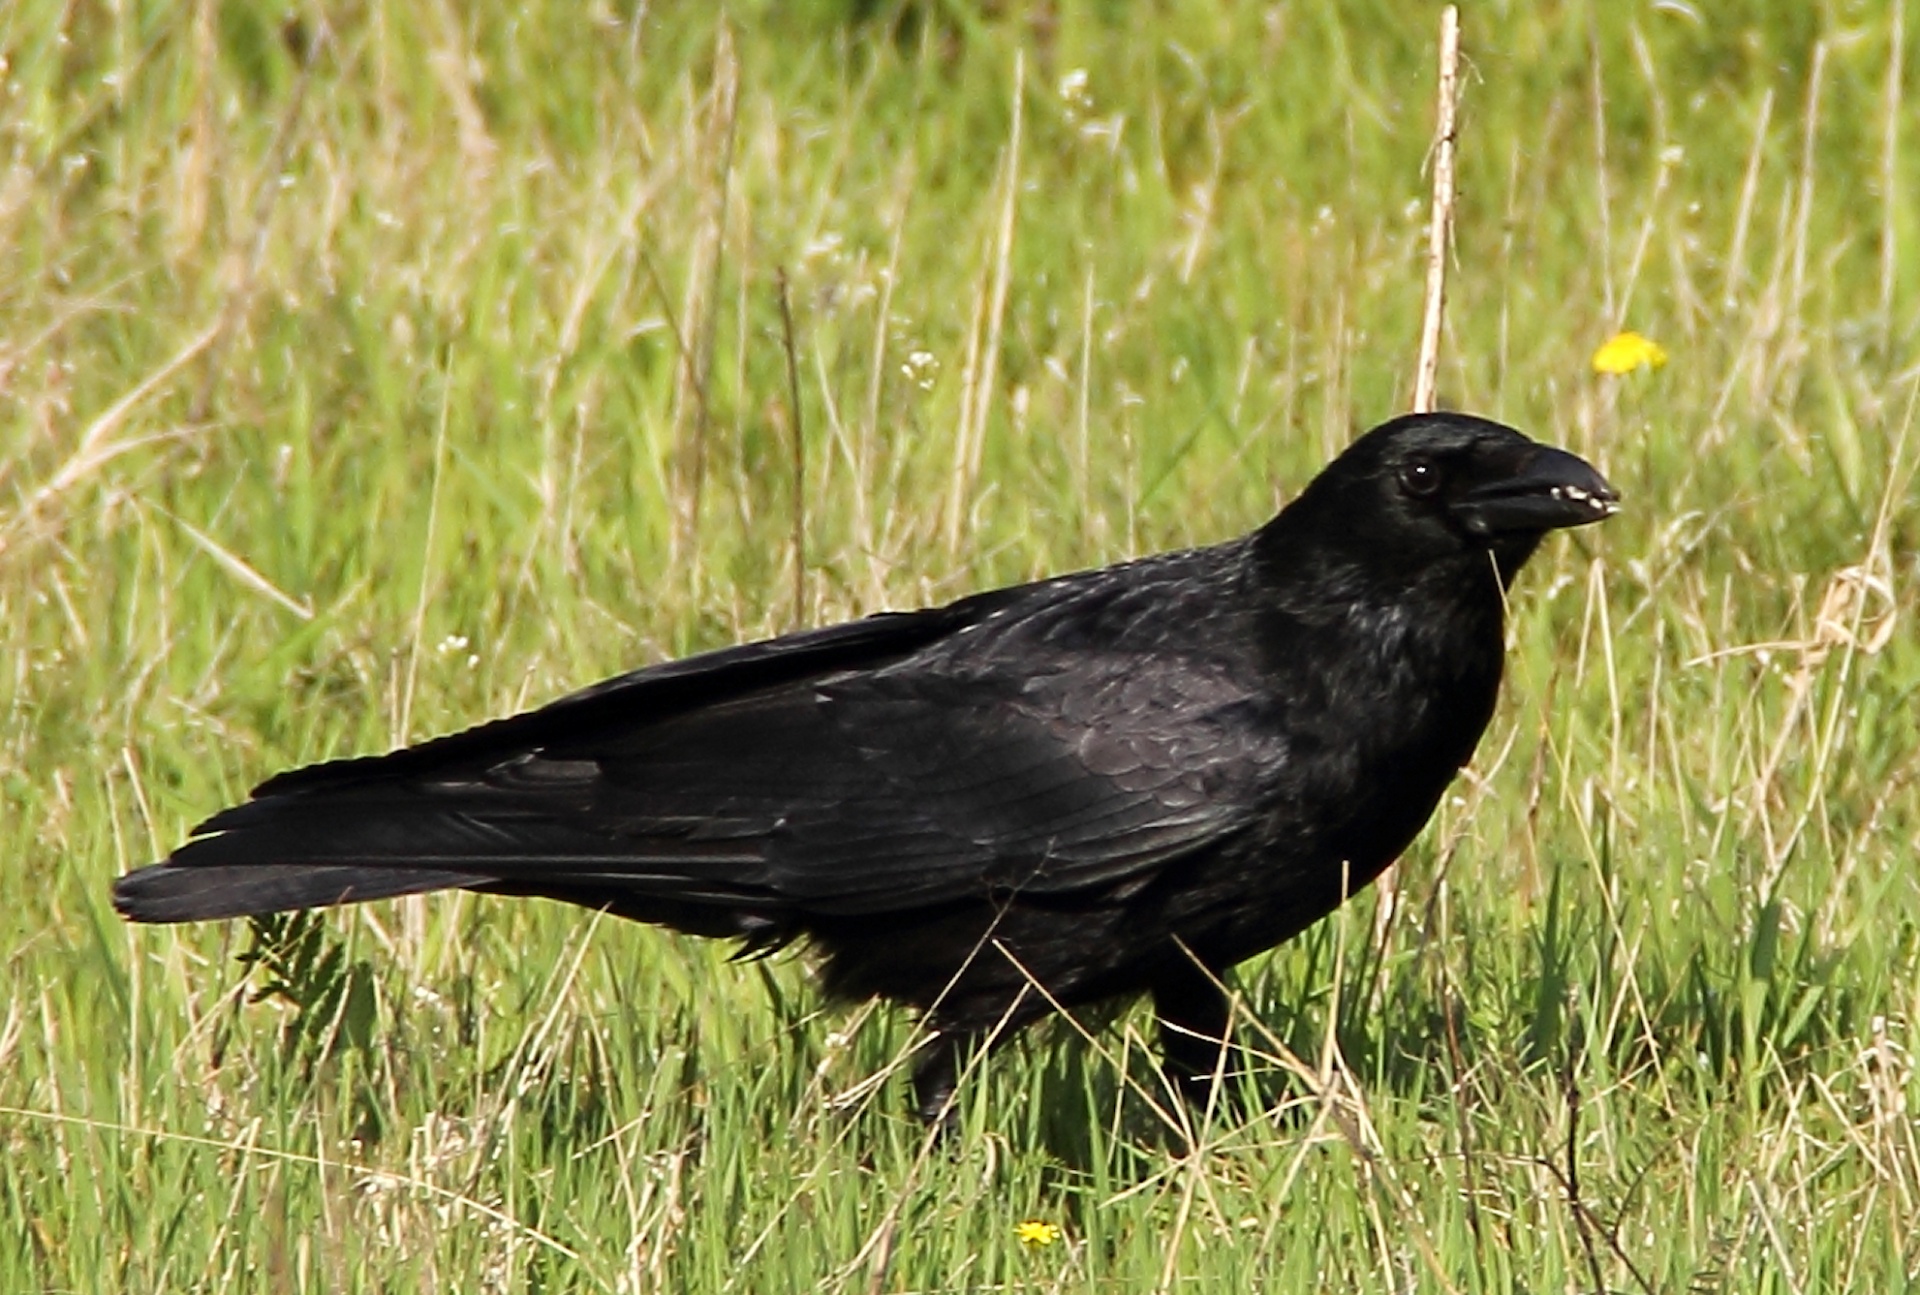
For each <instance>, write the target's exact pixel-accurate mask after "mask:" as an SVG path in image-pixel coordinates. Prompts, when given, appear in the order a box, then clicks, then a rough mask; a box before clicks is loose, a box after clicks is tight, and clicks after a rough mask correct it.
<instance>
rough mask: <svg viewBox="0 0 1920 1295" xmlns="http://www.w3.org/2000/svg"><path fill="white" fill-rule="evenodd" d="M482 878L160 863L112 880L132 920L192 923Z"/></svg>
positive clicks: (117, 903)
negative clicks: (114, 880)
mask: <svg viewBox="0 0 1920 1295" xmlns="http://www.w3.org/2000/svg"><path fill="white" fill-rule="evenodd" d="M486 880H488V878H486V877H484V876H480V875H476V874H473V873H467V872H448V871H445V870H443V869H438V868H368V867H362V866H356V865H352V864H311V863H246V864H229V865H211V866H210V865H207V864H193V865H183V864H174V863H157V864H154V865H153V866H152V867H150V868H141V869H139V870H138V871H135V872H130V873H128V874H127V875H126V876H124V877H122V878H120V879H119V880H118V881H116V882H114V883H113V906H114V908H116V909H118V910H119V912H120V915H121V916H122V917H125V918H127V919H128V920H130V921H134V922H197V921H201V920H203V919H207V918H217V917H250V916H253V915H255V914H260V913H283V912H286V911H288V910H290V909H296V908H320V907H324V906H326V905H329V904H351V903H355V902H357V901H359V900H363V899H391V898H393V897H394V896H396V895H417V894H419V893H420V892H421V891H426V890H446V889H448V888H450V887H454V886H472V885H476V884H478V883H481V882H484V881H486Z"/></svg>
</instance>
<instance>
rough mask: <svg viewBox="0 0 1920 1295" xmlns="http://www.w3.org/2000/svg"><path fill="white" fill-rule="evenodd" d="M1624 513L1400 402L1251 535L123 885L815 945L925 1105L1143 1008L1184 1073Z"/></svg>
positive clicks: (747, 679)
mask: <svg viewBox="0 0 1920 1295" xmlns="http://www.w3.org/2000/svg"><path fill="white" fill-rule="evenodd" d="M1613 499H1614V495H1613V492H1612V490H1611V489H1610V488H1609V487H1608V486H1607V484H1606V482H1605V481H1604V480H1602V479H1601V478H1600V476H1599V475H1598V474H1597V473H1595V472H1594V471H1593V469H1592V468H1590V467H1588V466H1587V465H1586V464H1585V463H1583V462H1581V461H1580V460H1579V459H1577V458H1574V457H1573V456H1572V455H1568V454H1565V453H1563V452H1561V451H1558V450H1553V449H1549V448H1547V447H1544V446H1539V445H1536V444H1535V443H1534V442H1532V441H1529V440H1527V439H1526V438H1524V437H1522V436H1520V435H1519V434H1518V433H1517V432H1514V431H1512V430H1510V429H1507V428H1503V427H1500V426H1499V425H1497V424H1494V423H1489V422H1486V421H1484V420H1481V419H1475V418H1470V417H1467V416H1464V415H1453V414H1433V415H1417V416H1409V417H1406V418H1401V419H1396V420H1394V421H1393V422H1391V423H1388V424H1385V425H1384V426H1382V427H1379V428H1376V429H1374V430H1373V431H1372V432H1370V433H1368V434H1367V435H1366V436H1363V437H1362V438H1360V439H1359V440H1358V441H1356V442H1355V443H1354V445H1353V446H1351V447H1350V448H1349V449H1348V450H1347V451H1346V452H1345V453H1344V454H1342V455H1341V456H1340V457H1339V458H1338V459H1337V460H1335V462H1334V463H1333V464H1331V465H1330V466H1329V467H1328V468H1327V469H1326V470H1325V471H1324V472H1323V473H1322V474H1321V475H1320V476H1319V477H1317V478H1316V479H1315V480H1314V481H1313V482H1312V483H1311V484H1310V485H1309V487H1308V488H1307V489H1306V490H1305V491H1304V492H1303V493H1302V494H1301V495H1300V497H1299V498H1298V499H1296V500H1295V501H1294V502H1293V503H1292V504H1291V505H1289V506H1288V507H1287V508H1286V509H1284V510H1283V511H1282V512H1281V513H1280V515H1279V516H1278V517H1276V518H1274V519H1273V520H1272V521H1271V522H1269V523H1268V524H1267V525H1266V526H1264V527H1262V528H1261V529H1260V530H1258V531H1256V532H1254V533H1253V534H1251V535H1249V536H1246V537H1243V538H1241V539H1237V540H1232V541H1229V542H1227V543H1225V544H1220V545H1216V546H1213V547H1209V548H1202V549H1194V550H1189V551H1185V552H1179V553H1169V554H1163V555H1160V556H1157V557H1151V558H1146V559H1142V560H1140V561H1137V562H1131V563H1126V564H1123V565H1120V566H1115V567H1109V568H1106V569H1103V570H1098V571H1088V572H1081V573H1078V574H1075V575H1068V576H1062V577H1059V578H1057V579H1053V580H1046V581H1042V582H1039V583H1036V584H1030V585H1022V586H1017V587H1014V588H1009V589H1001V590H996V591H993V592H991V593H984V594H979V595H976V596H974V597H971V598H966V599H962V600H961V601H959V602H956V603H953V604H950V605H948V606H946V607H940V608H934V609H930V610H926V611H919V612H911V613H904V614H900V613H889V614H882V615H878V616H873V617H869V618H867V619H865V620H861V621H855V622H852V623H850V624H846V625H838V626H833V627H830V628H826V629H819V630H812V631H808V632H805V633H800V634H793V635H789V636H786V637H783V638H778V639H773V640H770V641H768V642H764V643H755V644H748V645H743V646H740V647H735V648H729V649H726V650H724V651H719V652H713V653H708V654H705V655H703V656H697V657H692V658H689V659H687V660H684V661H676V662H670V663H667V664H664V665H658V666H653V667H650V668H647V669H643V670H639V671H636V672H634V673H632V674H628V675H623V676H621V677H619V678H616V679H612V680H608V681H607V682H605V683H602V684H599V685H597V686H596V687H593V688H589V689H587V690H585V691H583V692H580V693H576V694H574V695H572V696H570V697H566V698H563V699H561V700H559V701H557V702H554V703H552V704H551V705H548V706H546V707H543V708H541V709H539V710H536V711H533V712H530V713H528V714H524V715H520V716H517V717H514V718H511V719H506V720H501V721H498V722H495V723H492V724H487V725H483V726H481V727H479V728H476V729H472V730H469V731H467V732H465V733H460V734H456V735H454V736H451V737H446V738H442V739H439V740H437V741H432V742H427V743H424V744H422V745H420V746H416V747H412V748H408V749H406V750H402V751H397V752H394V753H392V754H390V755H386V756H379V757H371V758H364V759H356V760H344V761H336V762H333V763H328V764H321V765H316V766H313V767H310V768H306V769H300V770H295V771H293V772H290V773H285V774H282V775H280V776H279V777H276V778H273V779H270V780H269V781H268V782H266V783H264V784H262V785H261V786H260V787H259V788H258V789H257V790H256V791H255V792H254V793H253V798H252V799H250V800H249V801H247V802H246V803H245V804H242V805H239V806H236V807H235V808H232V809H229V810H226V811H224V812H222V813H220V814H218V815H216V816H214V817H213V818H212V819H210V820H209V821H207V822H206V823H204V824H202V825H201V826H200V827H199V828H197V829H196V830H195V832H194V835H193V839H191V840H189V841H188V842H187V843H186V844H185V845H183V846H181V847H180V849H178V850H177V851H175V852H174V854H173V855H172V857H171V858H170V859H169V860H167V862H165V863H163V864H159V865H156V866H154V867H150V868H143V869H140V870H139V871H136V872H133V873H130V874H129V875H127V876H125V877H122V878H121V879H120V880H119V882H118V883H117V884H116V885H115V888H114V902H115V905H116V906H117V907H118V908H119V909H120V911H121V912H122V913H123V914H125V915H126V916H127V917H129V918H131V919H133V920H136V921H153V922H173V921H186V920H192V919H198V918H211V917H232V916H237V915H242V914H249V913H263V912H273V911H279V910H285V909H290V908H303V907H310V906H315V905H324V904H332V903H340V902H347V901H351V900H362V899H375V898H381V897H385V896H391V895H398V894H407V893H413V892H418V891H424V890H434V889H442V888H447V887H466V888H469V889H474V890H483V891H492V892H499V893H507V894H521V895H543V896H548V897H552V898H556V899H563V900H569V901H572V902H575V903H579V904H584V905H587V906H590V907H597V908H598V907H603V908H606V909H609V910H610V911H612V912H614V913H617V914H619V915H621V916H624V917H631V918H635V919H638V920H640V921H646V922H656V923H662V924H665V925H669V926H673V927H676V928H679V929H681V930H685V931H690V932H694V933H696V934H700V935H710V936H732V937H737V938H739V939H741V940H744V941H745V942H746V944H747V946H748V947H749V948H753V949H762V948H774V947H778V946H780V945H782V944H784V943H786V942H788V941H791V940H794V939H796V938H802V937H804V938H806V939H808V940H809V941H810V942H811V943H812V944H813V945H814V946H815V947H816V948H817V949H818V950H819V952H820V953H821V954H822V955H824V956H823V970H824V975H825V979H826V982H827V986H828V988H829V990H830V991H831V992H833V993H835V994H838V995H843V996H848V997H866V996H869V995H875V994H878V995H882V996H885V997H887V998H891V999H894V1000H896V1001H900V1002H904V1003H908V1004H911V1005H913V1006H915V1007H917V1008H919V1009H921V1010H922V1011H923V1012H924V1013H925V1014H926V1019H927V1022H928V1024H929V1025H931V1026H932V1027H933V1028H934V1029H935V1030H936V1031H937V1032H938V1033H939V1036H940V1040H939V1043H938V1044H937V1045H936V1046H935V1047H933V1048H932V1049H930V1051H929V1053H928V1056H927V1059H926V1060H925V1061H924V1062H923V1064H922V1067H921V1071H920V1077H919V1096H920V1103H921V1109H922V1111H923V1113H925V1114H927V1115H928V1116H929V1117H931V1116H933V1115H934V1114H936V1113H937V1112H938V1111H939V1110H941V1109H943V1107H944V1104H945V1100H946V1097H947V1095H948V1093H949V1091H950V1087H951V1083H952V1079H953V1061H954V1056H955V1049H956V1047H957V1045H958V1044H960V1043H962V1042H964V1041H966V1040H968V1039H969V1038H973V1037H979V1036H985V1035H987V1034H990V1033H995V1032H998V1033H1000V1034H1004V1033H1005V1032H1008V1031H1010V1030H1011V1029H1013V1028H1017V1027H1018V1026H1020V1025H1023V1024H1025V1023H1027V1022H1028V1021H1031V1020H1033V1019H1036V1018H1038V1017H1040V1016H1043V1015H1045V1014H1046V1013H1047V1012H1049V1011H1050V1010H1052V1007H1051V1003H1058V1004H1061V1005H1064V1006H1075V1005H1080V1004H1086V1003H1092V1002H1096V1001H1099V1000H1102V999H1107V998H1112V997H1116V996H1121V995H1127V994H1133V993H1140V992H1148V993H1152V994H1153V995H1154V999H1155V1005H1156V1010H1157V1011H1158V1012H1159V1014H1160V1016H1161V1019H1162V1023H1163V1029H1162V1035H1163V1042H1164V1044H1165V1046H1166V1048H1167V1052H1168V1057H1169V1064H1170V1068H1171V1069H1172V1070H1173V1071H1174V1072H1175V1073H1176V1075H1178V1076H1180V1077H1182V1078H1184V1079H1185V1080H1186V1081H1187V1082H1189V1083H1190V1084H1192V1083H1194V1082H1195V1080H1196V1077H1198V1076H1203V1075H1206V1074H1209V1073H1211V1071H1212V1069H1213V1067H1214V1064H1215V1062H1216V1061H1217V1059H1218V1051H1219V1043H1218V1040H1219V1039H1220V1037H1221V1035H1222V1033H1223V1031H1224V1029H1225V1024H1226V1015H1225V1003H1224V1000H1223V998H1222V997H1221V994H1220V992H1219V990H1218V988H1217V986H1216V984H1215V979H1216V977H1217V976H1218V974H1219V973H1222V972H1224V971H1225V970H1226V969H1227V968H1230V967H1231V966H1233V965H1234V964H1235V963H1237V962H1239V961H1241V960H1243V959H1245V958H1247V957H1249V956H1251V955H1253V954H1256V953H1259V952H1261V951H1262V950H1265V949H1269V948H1271V947H1273V946H1274V945H1276V944H1278V943H1280V942H1281V941H1283V940H1285V939H1287V938H1288V937H1289V936H1292V935H1294V934H1295V933H1297V932H1298V931H1300V930H1301V929H1302V928H1304V927H1306V926H1307V925H1309V924H1310V923H1312V922H1314V921H1316V920H1317V919H1318V918H1320V917H1322V916H1324V915H1325V914H1326V913H1328V912H1329V911H1331V910H1332V909H1333V908H1334V907H1336V906H1337V905H1338V904H1339V903H1340V902H1341V901H1342V899H1343V898H1344V897H1345V895H1346V894H1348V893H1350V892H1351V891H1352V890H1353V889H1355V888H1358V887H1359V886H1362V885H1364V884H1366V883H1367V882H1368V881H1370V880H1372V878H1373V877H1375V876H1376V875H1377V874H1378V873H1379V872H1380V871H1381V869H1383V868H1384V867H1385V866H1386V865H1387V864H1388V863H1390V862H1391V861H1392V860H1393V858H1394V857H1395V856H1396V855H1397V854H1398V853H1399V852H1400V851H1401V850H1402V849H1403V848H1404V847H1405V846H1406V844H1407V843H1408V842H1409V841H1410V840H1411V839H1412V838H1413V836H1414V834H1415V833H1416V832H1417V831H1418V830H1419V828H1420V826H1421V825H1422V824H1423V823H1424V822H1425V821H1426V819H1427V817H1428V815H1429V814H1430V813H1431V812H1432V809H1433V806H1434V805H1435V803H1436V802H1437V801H1438V799H1439V797H1440V795H1441V793H1442V791H1443V789H1444V788H1445V787H1446V785H1447V783H1448V782H1449V781H1450V780H1451V779H1452V777H1453V775H1454V773H1455V772H1456V771H1457V770H1458V769H1459V767H1460V766H1461V765H1462V764H1463V763H1465V761H1466V760H1467V759H1468V757H1469V756H1470V755H1471V754H1472V752H1473V749H1474V745H1475V743H1476V742H1477V741H1478V739H1479V737H1480V734H1481V732H1482V730H1483V729H1484V728H1485V726H1486V723H1487V720H1488V717H1489V716H1490V714H1491V713H1492V709H1493V704H1494V698H1495V694H1496V691H1497V687H1498V684H1499V679H1500V667H1501V655H1502V611H1503V604H1504V586H1505V584H1506V582H1507V581H1509V580H1511V578H1512V577H1513V575H1514V574H1515V573H1516V572H1517V571H1518V570H1519V568H1520V566H1521V565H1522V564H1523V563H1524V562H1525V561H1526V559H1527V557H1528V556H1529V555H1530V554H1531V553H1532V551H1533V549H1534V547H1535V546H1536V545H1537V544H1538V542H1539V540H1540V538H1541V536H1542V535H1543V534H1544V533H1545V531H1546V530H1548V529H1551V528H1554V527H1559V526H1571V525H1578V524H1581V523H1583V522H1588V521H1595V520H1598V519H1600V518H1602V517H1605V516H1606V515H1608V514H1609V513H1610V512H1611V511H1612V510H1613V506H1614V505H1613ZM1036 986H1038V987H1044V991H1045V992H1044V993H1041V992H1037V990H1036ZM1049 1000H1051V1002H1050V1001H1049Z"/></svg>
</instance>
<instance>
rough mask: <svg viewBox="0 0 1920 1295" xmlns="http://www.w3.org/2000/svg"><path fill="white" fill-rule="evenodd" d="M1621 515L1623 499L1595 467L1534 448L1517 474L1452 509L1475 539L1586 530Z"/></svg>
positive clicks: (1548, 449) (1487, 486)
mask: <svg viewBox="0 0 1920 1295" xmlns="http://www.w3.org/2000/svg"><path fill="white" fill-rule="evenodd" d="M1618 511H1620V494H1619V492H1618V491H1616V490H1615V489H1614V488H1613V487H1612V486H1610V485H1608V484H1607V479H1606V478H1605V477H1603V476H1601V475H1600V474H1599V473H1598V472H1595V471H1594V470H1593V465H1592V464H1590V463H1588V462H1587V461H1586V460H1585V459H1582V458H1580V457H1578V456H1577V455H1572V454H1568V453H1567V452H1566V451H1565V450H1556V449H1554V448H1553V447H1551V446H1547V445H1542V446H1538V447H1535V448H1534V449H1532V450H1531V451H1529V453H1528V454H1527V456H1526V457H1525V458H1523V459H1521V460H1520V462H1519V463H1518V464H1517V465H1516V467H1515V468H1513V469H1511V470H1509V471H1507V472H1502V473H1501V474H1500V475H1499V477H1498V478H1497V479H1496V480H1491V481H1488V482H1486V483H1485V484H1483V485H1477V486H1475V487H1473V488H1472V489H1471V490H1469V491H1467V492H1466V494H1464V495H1462V496H1461V497H1459V498H1458V499H1456V500H1455V501H1454V503H1453V513H1454V516H1456V517H1458V518H1459V519H1460V521H1461V523H1462V524H1464V525H1465V526H1466V528H1467V529H1468V530H1469V531H1472V532H1473V533H1474V534H1475V535H1479V536H1482V537H1487V538H1491V537H1492V536H1495V535H1507V534H1513V533H1515V532H1525V531H1532V532H1536V533H1537V532H1540V531H1550V530H1556V529H1558V528H1560V527H1562V526H1585V525H1586V524H1587V523H1588V522H1597V521H1602V520H1604V519H1606V518H1608V517H1611V516H1613V515H1614V514H1615V513H1616V512H1618Z"/></svg>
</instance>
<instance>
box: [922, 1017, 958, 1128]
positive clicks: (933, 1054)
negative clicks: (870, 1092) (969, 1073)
mask: <svg viewBox="0 0 1920 1295" xmlns="http://www.w3.org/2000/svg"><path fill="white" fill-rule="evenodd" d="M972 1041H973V1036H972V1035H971V1034H966V1033H961V1032H955V1033H948V1032H946V1031H944V1030H943V1031H940V1032H939V1033H936V1034H935V1035H934V1036H933V1037H932V1038H931V1039H929V1040H927V1042H926V1043H925V1044H924V1045H923V1046H922V1047H921V1049H920V1059H919V1060H918V1061H915V1062H914V1063H913V1113H914V1114H915V1115H918V1116H919V1117H920V1122H921V1123H922V1124H929V1125H936V1126H939V1127H942V1128H944V1127H946V1126H947V1125H948V1124H949V1123H950V1122H951V1121H952V1119H953V1111H954V1104H953V1094H954V1088H955V1087H956V1085H958V1084H959V1082H960V1059H961V1057H962V1055H963V1054H964V1053H966V1052H967V1051H968V1050H969V1045H970V1044H971V1043H972Z"/></svg>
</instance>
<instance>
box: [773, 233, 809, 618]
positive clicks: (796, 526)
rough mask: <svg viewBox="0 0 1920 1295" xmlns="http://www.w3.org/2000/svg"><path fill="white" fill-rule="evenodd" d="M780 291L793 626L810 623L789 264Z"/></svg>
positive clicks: (778, 276)
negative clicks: (790, 463) (789, 466)
mask: <svg viewBox="0 0 1920 1295" xmlns="http://www.w3.org/2000/svg"><path fill="white" fill-rule="evenodd" d="M773 276H774V283H775V285H776V286H777V287H778V289H779V292H780V341H781V344H782V345H783V346H784V347H785V348H786V352H787V406H788V411H789V412H788V418H787V426H788V431H789V432H790V433H791V439H792V442H793V627H794V628H795V629H799V628H801V627H802V626H804V625H805V624H806V623H807V442H806V437H805V436H804V435H803V434H802V430H803V429H802V427H801V424H800V360H799V358H798V356H797V355H796V354H795V351H794V345H793V303H792V301H791V300H790V295H789V293H788V292H787V267H786V266H784V265H783V266H780V267H779V268H778V269H776V270H775V271H774V272H773Z"/></svg>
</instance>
